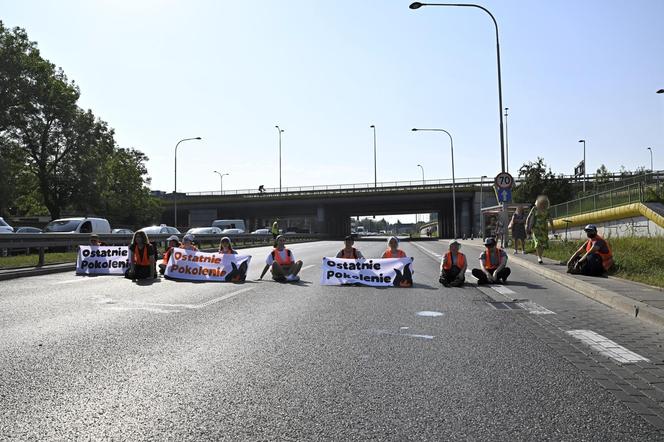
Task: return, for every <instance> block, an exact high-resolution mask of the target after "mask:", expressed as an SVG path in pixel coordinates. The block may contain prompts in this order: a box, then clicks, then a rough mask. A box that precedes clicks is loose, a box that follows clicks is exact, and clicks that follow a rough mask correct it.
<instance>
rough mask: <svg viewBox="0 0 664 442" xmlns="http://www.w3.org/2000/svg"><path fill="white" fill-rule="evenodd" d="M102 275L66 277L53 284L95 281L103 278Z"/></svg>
mask: <svg viewBox="0 0 664 442" xmlns="http://www.w3.org/2000/svg"><path fill="white" fill-rule="evenodd" d="M104 276H105V275H104ZM104 276H93V277H89V276H88V277H86V276H79V277H78V278H76V279H66V280H64V281H56V282H54V283H53V284H73V283H75V282H85V281H97V280H100V279H104ZM114 276H118V275H114Z"/></svg>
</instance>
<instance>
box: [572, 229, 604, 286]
mask: <svg viewBox="0 0 664 442" xmlns="http://www.w3.org/2000/svg"><path fill="white" fill-rule="evenodd" d="M583 230H584V231H585V232H586V235H587V236H588V240H587V241H586V242H585V243H584V244H583V245H582V246H581V247H580V248H579V250H577V251H576V252H575V253H574V255H572V257H571V258H570V259H569V261H568V262H567V272H568V273H572V274H581V275H588V276H601V275H603V274H604V273H606V272H608V271H609V269H610V268H611V266H612V265H613V252H612V251H611V246H610V245H609V243H608V242H607V241H606V240H605V239H604V238H602V237H601V236H599V235H598V234H597V227H596V226H595V225H594V224H588V225H587V226H586V227H585V228H584V229H583Z"/></svg>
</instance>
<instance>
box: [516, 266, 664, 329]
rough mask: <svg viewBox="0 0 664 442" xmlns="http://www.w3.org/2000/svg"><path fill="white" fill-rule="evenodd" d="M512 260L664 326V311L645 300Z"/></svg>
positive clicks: (618, 308) (645, 319) (636, 315)
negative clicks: (638, 299)
mask: <svg viewBox="0 0 664 442" xmlns="http://www.w3.org/2000/svg"><path fill="white" fill-rule="evenodd" d="M509 259H510V261H512V262H514V263H515V264H518V265H520V266H521V267H525V268H527V269H529V270H532V271H534V272H536V273H537V274H539V275H541V276H543V277H545V278H547V279H550V280H551V281H553V282H556V283H558V284H560V285H563V286H565V287H567V288H570V289H572V290H574V291H576V292H578V293H580V294H582V295H583V296H585V297H587V298H590V299H593V300H595V301H597V302H600V303H602V304H604V305H607V306H609V307H611V308H613V309H615V310H618V311H621V312H623V313H626V314H628V315H630V316H632V317H634V318H636V319H640V320H642V321H645V322H648V323H650V324H652V325H656V326H659V327H664V311H662V310H660V309H658V308H655V307H652V306H650V305H648V304H646V303H644V302H641V301H637V300H635V299H632V298H629V297H627V296H623V295H621V294H619V293H616V292H613V291H611V290H607V289H603V288H601V287H597V286H595V285H594V284H590V283H588V282H585V281H581V280H579V279H575V278H573V277H571V276H567V275H566V274H565V275H561V274H560V273H558V272H556V271H555V270H551V269H547V268H546V267H545V266H542V265H539V264H533V263H531V262H529V261H526V260H525V259H521V258H517V257H513V256H510V257H509Z"/></svg>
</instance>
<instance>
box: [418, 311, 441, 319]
mask: <svg viewBox="0 0 664 442" xmlns="http://www.w3.org/2000/svg"><path fill="white" fill-rule="evenodd" d="M415 314H416V315H417V316H423V317H427V318H436V317H438V316H443V314H442V313H441V312H432V311H427V310H425V311H422V312H417V313H415Z"/></svg>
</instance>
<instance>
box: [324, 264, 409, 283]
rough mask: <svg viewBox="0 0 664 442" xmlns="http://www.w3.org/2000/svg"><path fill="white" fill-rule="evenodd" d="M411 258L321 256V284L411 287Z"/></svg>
mask: <svg viewBox="0 0 664 442" xmlns="http://www.w3.org/2000/svg"><path fill="white" fill-rule="evenodd" d="M413 273H414V272H413V258H385V259H342V258H329V257H326V258H323V268H322V272H321V276H320V283H321V285H341V284H364V285H370V286H374V287H411V286H412V285H413Z"/></svg>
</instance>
